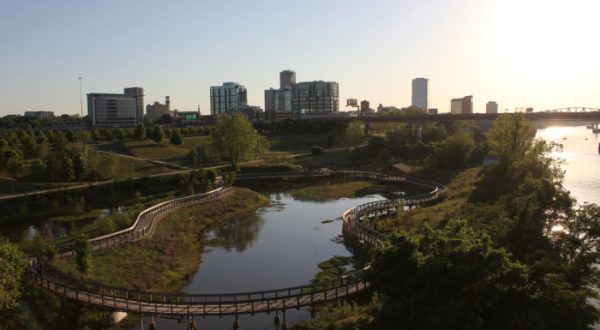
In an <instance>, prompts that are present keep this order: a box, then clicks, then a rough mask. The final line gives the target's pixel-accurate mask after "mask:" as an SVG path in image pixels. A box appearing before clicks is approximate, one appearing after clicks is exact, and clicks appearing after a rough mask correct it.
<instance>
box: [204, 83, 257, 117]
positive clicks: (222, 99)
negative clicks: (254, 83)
mask: <svg viewBox="0 0 600 330" xmlns="http://www.w3.org/2000/svg"><path fill="white" fill-rule="evenodd" d="M247 104H248V94H247V91H246V87H244V86H242V85H240V84H238V83H235V82H226V83H223V85H222V86H211V87H210V114H211V115H213V116H215V115H220V114H222V113H225V112H236V111H239V110H240V108H242V107H243V106H245V105H247Z"/></svg>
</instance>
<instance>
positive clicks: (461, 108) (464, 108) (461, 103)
mask: <svg viewBox="0 0 600 330" xmlns="http://www.w3.org/2000/svg"><path fill="white" fill-rule="evenodd" d="M450 113H455V114H456V113H473V96H465V97H462V98H457V99H452V100H451V101H450Z"/></svg>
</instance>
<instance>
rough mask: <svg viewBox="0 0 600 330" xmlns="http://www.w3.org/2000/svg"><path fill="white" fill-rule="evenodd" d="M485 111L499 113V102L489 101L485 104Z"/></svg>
mask: <svg viewBox="0 0 600 330" xmlns="http://www.w3.org/2000/svg"><path fill="white" fill-rule="evenodd" d="M485 113H498V103H496V102H494V101H489V102H488V103H486V105H485Z"/></svg>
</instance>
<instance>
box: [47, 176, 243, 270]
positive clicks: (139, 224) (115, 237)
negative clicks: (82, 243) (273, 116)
mask: <svg viewBox="0 0 600 330" xmlns="http://www.w3.org/2000/svg"><path fill="white" fill-rule="evenodd" d="M231 193H232V188H223V187H220V188H217V189H215V190H212V191H209V192H206V193H203V194H198V195H193V196H186V197H182V198H177V199H172V200H169V201H166V202H162V203H159V204H156V205H154V206H152V207H149V208H147V209H145V210H143V211H142V212H140V213H139V215H138V216H137V218H136V220H135V222H134V223H133V225H131V227H129V228H126V229H123V230H120V231H117V232H114V233H111V234H108V235H104V236H99V237H94V238H92V239H90V242H91V243H92V246H93V248H94V250H100V249H105V248H109V247H115V246H120V245H124V244H127V243H130V242H135V241H138V240H140V239H142V238H145V237H146V236H152V235H153V234H154V231H155V230H156V226H157V224H158V222H159V221H160V220H162V219H163V218H165V217H166V216H167V215H169V214H171V213H173V212H175V211H177V210H180V209H183V208H186V207H190V206H194V205H198V204H202V203H206V202H209V201H212V200H215V199H218V198H221V197H224V196H228V195H230V194H231ZM74 244H75V243H74V242H69V243H67V244H63V245H60V246H58V247H57V249H58V251H59V255H58V257H61V258H68V257H71V256H73V255H74Z"/></svg>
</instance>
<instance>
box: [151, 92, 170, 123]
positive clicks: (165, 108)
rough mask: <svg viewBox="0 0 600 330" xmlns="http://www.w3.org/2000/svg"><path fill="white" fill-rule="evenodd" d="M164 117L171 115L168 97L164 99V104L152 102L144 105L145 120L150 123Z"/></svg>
mask: <svg viewBox="0 0 600 330" xmlns="http://www.w3.org/2000/svg"><path fill="white" fill-rule="evenodd" d="M164 115H168V116H170V115H171V100H170V98H169V97H168V96H166V97H165V104H160V103H159V102H154V104H148V105H146V118H148V119H150V120H151V121H156V120H158V119H159V118H160V117H162V116H164Z"/></svg>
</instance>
